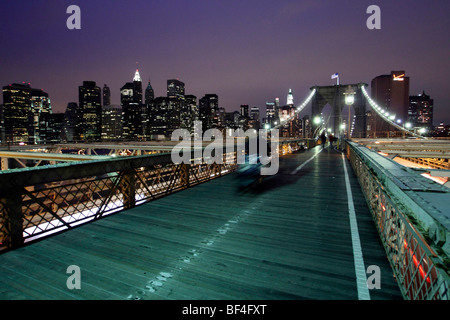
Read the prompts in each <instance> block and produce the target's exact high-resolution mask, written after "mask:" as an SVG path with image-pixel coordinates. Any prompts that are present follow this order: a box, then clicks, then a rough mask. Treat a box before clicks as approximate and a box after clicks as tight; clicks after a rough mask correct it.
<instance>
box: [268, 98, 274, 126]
mask: <svg viewBox="0 0 450 320" xmlns="http://www.w3.org/2000/svg"><path fill="white" fill-rule="evenodd" d="M275 115H276V110H275V102H266V123H267V124H269V126H270V127H271V128H272V127H274V125H275V121H276V116H275Z"/></svg>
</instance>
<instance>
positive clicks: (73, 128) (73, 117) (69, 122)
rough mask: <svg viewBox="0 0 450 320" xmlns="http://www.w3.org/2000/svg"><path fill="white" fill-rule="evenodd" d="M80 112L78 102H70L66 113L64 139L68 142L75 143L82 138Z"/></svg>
mask: <svg viewBox="0 0 450 320" xmlns="http://www.w3.org/2000/svg"><path fill="white" fill-rule="evenodd" d="M80 125H81V120H80V112H79V109H78V104H77V103H76V102H69V103H68V104H67V107H66V112H65V113H64V123H63V130H62V131H63V135H62V138H63V139H64V140H66V141H68V142H73V141H76V140H78V139H79V137H80V129H81V127H80Z"/></svg>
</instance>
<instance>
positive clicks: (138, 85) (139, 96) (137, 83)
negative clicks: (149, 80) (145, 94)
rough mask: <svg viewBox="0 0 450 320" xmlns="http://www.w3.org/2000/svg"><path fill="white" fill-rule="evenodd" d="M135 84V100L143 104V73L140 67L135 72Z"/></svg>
mask: <svg viewBox="0 0 450 320" xmlns="http://www.w3.org/2000/svg"><path fill="white" fill-rule="evenodd" d="M133 84H134V93H133V95H134V100H135V101H136V102H137V103H139V104H142V79H141V75H140V74H139V69H136V72H135V74H134V78H133Z"/></svg>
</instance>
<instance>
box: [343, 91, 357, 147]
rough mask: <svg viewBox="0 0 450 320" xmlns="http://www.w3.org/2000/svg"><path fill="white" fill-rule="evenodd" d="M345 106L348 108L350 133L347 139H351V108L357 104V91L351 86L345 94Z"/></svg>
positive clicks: (348, 132)
mask: <svg viewBox="0 0 450 320" xmlns="http://www.w3.org/2000/svg"><path fill="white" fill-rule="evenodd" d="M344 98H345V99H344V100H345V104H346V105H347V106H348V131H347V138H348V139H350V107H351V106H352V105H353V103H355V91H353V89H352V87H351V86H348V89H347V90H346V91H345V92H344Z"/></svg>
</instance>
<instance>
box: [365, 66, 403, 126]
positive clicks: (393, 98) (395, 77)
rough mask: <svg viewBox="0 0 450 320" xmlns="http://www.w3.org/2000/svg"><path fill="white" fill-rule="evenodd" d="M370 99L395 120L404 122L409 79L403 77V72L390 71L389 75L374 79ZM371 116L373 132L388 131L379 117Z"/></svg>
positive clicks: (385, 124)
mask: <svg viewBox="0 0 450 320" xmlns="http://www.w3.org/2000/svg"><path fill="white" fill-rule="evenodd" d="M371 97H372V99H374V100H375V101H376V102H377V104H378V105H379V106H381V107H383V108H384V109H386V110H387V111H389V113H390V114H391V115H395V117H396V119H400V120H401V121H402V122H405V121H406V120H407V117H408V108H409V77H406V76H405V71H392V72H391V74H390V75H381V76H378V77H375V78H374V79H373V80H372V82H371ZM373 116H374V121H373V122H372V123H373V125H374V126H375V128H373V130H374V131H376V132H379V134H381V132H386V131H388V130H390V128H389V125H388V124H387V123H386V122H385V121H383V120H382V119H381V118H380V117H379V116H376V115H373ZM391 129H392V128H391Z"/></svg>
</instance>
